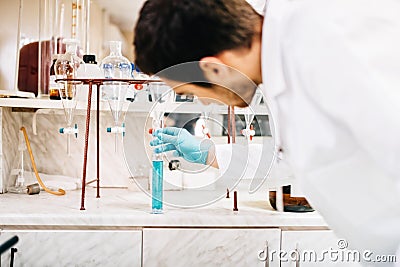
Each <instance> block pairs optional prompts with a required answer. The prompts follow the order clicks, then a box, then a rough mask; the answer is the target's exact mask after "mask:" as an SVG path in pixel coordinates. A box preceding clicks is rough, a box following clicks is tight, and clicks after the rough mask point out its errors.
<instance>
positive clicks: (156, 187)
mask: <svg viewBox="0 0 400 267" xmlns="http://www.w3.org/2000/svg"><path fill="white" fill-rule="evenodd" d="M163 124H164V112H160V114H154V117H153V130H157V129H161V128H163ZM163 166H164V162H163V159H162V153H159V154H157V153H155V152H153V156H152V168H153V170H152V177H151V210H152V213H153V214H160V213H163V180H164V179H163V178H164V172H163Z"/></svg>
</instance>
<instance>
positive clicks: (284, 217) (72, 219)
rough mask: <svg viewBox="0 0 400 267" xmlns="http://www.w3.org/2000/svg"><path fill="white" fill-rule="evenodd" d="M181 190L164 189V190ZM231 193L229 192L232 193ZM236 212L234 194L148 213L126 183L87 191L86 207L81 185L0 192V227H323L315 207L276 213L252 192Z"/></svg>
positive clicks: (141, 196)
mask: <svg viewBox="0 0 400 267" xmlns="http://www.w3.org/2000/svg"><path fill="white" fill-rule="evenodd" d="M171 193H172V194H182V192H169V194H171ZM232 195H233V194H232ZM238 199H239V201H238V208H239V212H238V213H236V214H235V213H234V212H233V211H232V207H233V198H232V197H231V198H229V199H226V198H223V199H221V200H219V201H217V202H215V203H213V204H211V205H208V206H205V207H201V208H193V209H181V208H174V207H168V206H166V207H165V212H164V214H150V203H151V199H150V198H149V197H148V196H147V195H146V194H145V193H143V192H133V191H129V190H127V189H101V198H99V199H97V198H96V197H95V189H94V188H88V190H87V191H86V201H85V207H86V210H84V211H81V210H80V191H68V192H67V194H66V195H65V196H53V195H50V194H48V193H46V192H43V191H42V192H41V193H40V194H39V195H32V196H29V195H16V194H10V193H7V194H0V228H8V227H22V228H23V227H25V228H35V227H38V228H40V227H42V228H46V227H47V228H52V227H59V228H63V227H67V228H68V227H69V228H73V227H77V228H90V229H93V228H94V227H99V228H102V227H103V228H104V227H111V228H127V229H128V228H129V229H130V228H136V227H137V228H142V227H240V228H241V227H243V228H246V227H260V228H269V227H276V228H285V229H305V228H306V229H327V224H326V223H325V221H324V220H323V219H322V217H321V216H320V215H319V214H318V213H317V212H311V213H287V212H285V213H281V212H277V211H274V210H272V208H271V207H270V205H269V203H268V201H267V199H263V195H262V194H259V193H256V194H253V195H249V194H248V193H246V192H239V193H238Z"/></svg>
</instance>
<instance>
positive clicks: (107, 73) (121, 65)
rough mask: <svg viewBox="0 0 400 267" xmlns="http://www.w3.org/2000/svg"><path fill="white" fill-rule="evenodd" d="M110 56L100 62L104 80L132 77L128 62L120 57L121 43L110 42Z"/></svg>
mask: <svg viewBox="0 0 400 267" xmlns="http://www.w3.org/2000/svg"><path fill="white" fill-rule="evenodd" d="M109 45H110V54H109V55H108V56H107V57H105V58H104V59H103V61H102V62H101V69H102V70H103V73H104V78H106V79H129V78H131V77H132V66H131V63H130V61H129V60H128V59H127V58H126V57H124V56H123V55H122V52H121V48H122V43H121V42H120V41H110V42H109Z"/></svg>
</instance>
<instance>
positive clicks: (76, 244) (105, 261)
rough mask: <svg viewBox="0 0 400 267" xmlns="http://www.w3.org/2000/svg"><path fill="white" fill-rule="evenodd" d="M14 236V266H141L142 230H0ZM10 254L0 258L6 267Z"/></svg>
mask: <svg viewBox="0 0 400 267" xmlns="http://www.w3.org/2000/svg"><path fill="white" fill-rule="evenodd" d="M14 235H17V236H18V237H19V242H18V243H17V244H16V245H15V246H14V247H15V248H17V252H16V253H15V256H14V266H16V267H17V266H29V267H31V266H39V267H45V266H85V267H86V266H141V258H142V255H141V248H142V232H141V231H56V230H54V231H53V230H49V231H47V230H46V231H40V230H35V231H25V230H21V231H1V233H0V241H1V243H2V242H5V241H6V240H7V239H9V238H11V237H12V236H14ZM10 255H11V252H10V251H8V252H6V253H4V254H3V255H2V256H1V263H2V266H9V262H10Z"/></svg>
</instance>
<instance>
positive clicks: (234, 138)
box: [231, 106, 236, 144]
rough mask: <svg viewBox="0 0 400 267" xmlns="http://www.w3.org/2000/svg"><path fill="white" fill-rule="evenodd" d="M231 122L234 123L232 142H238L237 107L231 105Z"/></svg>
mask: <svg viewBox="0 0 400 267" xmlns="http://www.w3.org/2000/svg"><path fill="white" fill-rule="evenodd" d="M231 123H232V143H233V144H235V143H236V117H235V107H234V106H231Z"/></svg>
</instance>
